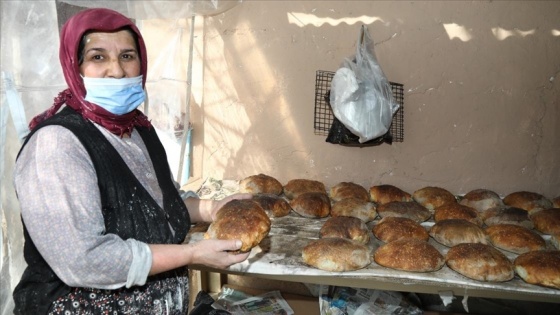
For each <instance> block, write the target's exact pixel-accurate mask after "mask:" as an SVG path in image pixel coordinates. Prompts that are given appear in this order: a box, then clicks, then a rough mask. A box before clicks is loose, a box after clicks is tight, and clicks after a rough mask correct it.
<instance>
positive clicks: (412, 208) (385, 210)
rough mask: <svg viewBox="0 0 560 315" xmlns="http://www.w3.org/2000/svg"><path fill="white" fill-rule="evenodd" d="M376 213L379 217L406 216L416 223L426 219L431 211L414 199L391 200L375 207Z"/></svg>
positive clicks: (430, 214)
mask: <svg viewBox="0 0 560 315" xmlns="http://www.w3.org/2000/svg"><path fill="white" fill-rule="evenodd" d="M377 213H379V216H380V217H381V218H386V217H400V218H407V219H411V220H413V221H416V222H418V223H420V222H424V221H426V220H428V219H429V218H430V217H431V216H432V213H431V212H430V211H429V210H428V209H426V207H424V206H422V205H421V204H419V203H417V202H415V201H391V202H388V203H384V204H382V205H380V206H379V207H377Z"/></svg>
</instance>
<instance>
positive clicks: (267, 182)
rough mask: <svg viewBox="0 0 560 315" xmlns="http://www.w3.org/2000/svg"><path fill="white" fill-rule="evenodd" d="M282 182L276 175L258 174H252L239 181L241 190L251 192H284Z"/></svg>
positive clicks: (278, 193) (275, 193)
mask: <svg viewBox="0 0 560 315" xmlns="http://www.w3.org/2000/svg"><path fill="white" fill-rule="evenodd" d="M282 189H283V187H282V184H281V183H280V182H279V181H278V180H277V179H276V178H274V177H272V176H269V175H265V174H258V175H251V176H249V177H246V178H244V179H242V180H241V181H240V182H239V191H240V192H242V193H249V194H274V195H280V194H282Z"/></svg>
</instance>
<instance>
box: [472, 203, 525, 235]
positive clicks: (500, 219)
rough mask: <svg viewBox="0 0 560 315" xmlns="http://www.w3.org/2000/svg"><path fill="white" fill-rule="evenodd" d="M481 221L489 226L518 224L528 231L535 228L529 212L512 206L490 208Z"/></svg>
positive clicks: (483, 214)
mask: <svg viewBox="0 0 560 315" xmlns="http://www.w3.org/2000/svg"><path fill="white" fill-rule="evenodd" d="M481 219H482V221H483V222H484V224H486V225H487V226H491V225H496V224H516V225H521V226H523V227H526V228H528V229H532V228H533V227H534V224H533V222H532V221H531V219H529V213H528V212H527V211H525V210H523V209H520V208H516V207H510V206H498V207H494V208H490V209H488V210H486V211H484V213H482V215H481Z"/></svg>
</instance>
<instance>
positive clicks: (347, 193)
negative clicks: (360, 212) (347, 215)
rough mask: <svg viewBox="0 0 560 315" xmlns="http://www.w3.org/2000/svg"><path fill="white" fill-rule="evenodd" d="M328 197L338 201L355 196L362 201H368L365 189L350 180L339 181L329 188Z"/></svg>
mask: <svg viewBox="0 0 560 315" xmlns="http://www.w3.org/2000/svg"><path fill="white" fill-rule="evenodd" d="M329 197H330V198H331V199H332V200H333V201H335V202H336V201H340V200H343V199H347V198H356V199H360V200H363V201H369V194H368V192H367V190H366V189H365V188H364V187H362V186H360V185H358V184H356V183H352V182H340V183H338V184H336V185H334V186H333V187H331V189H330V190H329Z"/></svg>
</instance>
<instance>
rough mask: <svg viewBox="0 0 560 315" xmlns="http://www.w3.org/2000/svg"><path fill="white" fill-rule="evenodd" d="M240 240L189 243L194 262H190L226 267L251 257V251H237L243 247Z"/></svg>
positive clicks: (220, 267)
mask: <svg viewBox="0 0 560 315" xmlns="http://www.w3.org/2000/svg"><path fill="white" fill-rule="evenodd" d="M241 245H242V244H241V241H240V240H214V239H212V240H201V241H198V242H196V243H192V244H189V246H192V254H193V255H192V262H191V263H190V264H196V265H205V266H208V267H213V268H218V269H225V268H227V267H229V266H231V265H233V264H236V263H240V262H242V261H244V260H245V259H247V257H249V253H250V252H246V253H237V252H236V251H237V250H239V249H240V248H241Z"/></svg>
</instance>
